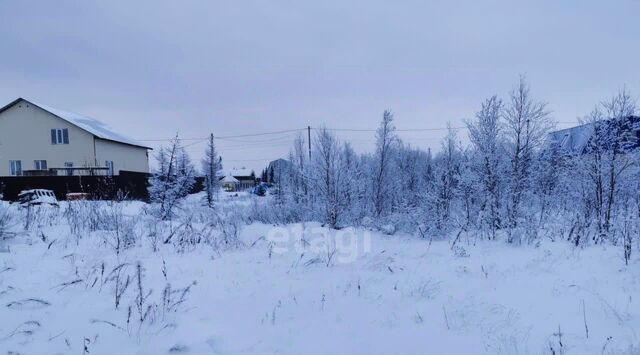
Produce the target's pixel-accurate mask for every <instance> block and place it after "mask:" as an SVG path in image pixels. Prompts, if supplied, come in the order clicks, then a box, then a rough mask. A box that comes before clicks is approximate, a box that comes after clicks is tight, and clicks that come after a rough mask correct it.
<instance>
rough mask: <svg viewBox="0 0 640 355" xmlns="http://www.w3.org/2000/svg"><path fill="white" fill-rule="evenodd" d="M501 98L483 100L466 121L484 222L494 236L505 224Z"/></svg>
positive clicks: (482, 223) (473, 170)
mask: <svg viewBox="0 0 640 355" xmlns="http://www.w3.org/2000/svg"><path fill="white" fill-rule="evenodd" d="M501 111H502V101H501V100H500V99H498V97H497V96H493V97H491V98H489V99H487V100H486V101H485V102H483V103H482V107H481V108H480V111H478V112H477V113H476V117H475V119H474V120H473V121H469V122H467V129H468V130H469V140H470V141H471V144H472V146H473V149H474V153H475V154H474V155H475V156H474V158H473V163H472V165H471V172H472V173H474V174H475V175H476V176H477V181H478V183H479V186H478V189H479V190H480V194H479V195H480V199H481V202H480V215H481V216H482V220H481V221H480V223H481V225H484V226H487V227H488V228H489V231H490V233H491V237H492V238H495V235H496V231H497V230H498V229H499V228H500V226H501V223H502V218H501V205H502V201H501V192H502V179H501V177H500V176H501V173H502V170H503V167H502V162H503V160H504V159H503V157H504V151H503V141H502V126H501V122H500V114H501Z"/></svg>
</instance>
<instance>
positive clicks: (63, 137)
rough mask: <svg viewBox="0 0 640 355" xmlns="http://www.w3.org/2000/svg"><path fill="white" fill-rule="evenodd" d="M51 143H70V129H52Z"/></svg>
mask: <svg viewBox="0 0 640 355" xmlns="http://www.w3.org/2000/svg"><path fill="white" fill-rule="evenodd" d="M51 144H69V130H68V129H66V128H54V129H52V130H51Z"/></svg>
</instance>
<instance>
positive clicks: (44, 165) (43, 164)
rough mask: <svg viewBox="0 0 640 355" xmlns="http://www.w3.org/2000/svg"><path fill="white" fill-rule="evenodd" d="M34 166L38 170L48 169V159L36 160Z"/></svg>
mask: <svg viewBox="0 0 640 355" xmlns="http://www.w3.org/2000/svg"><path fill="white" fill-rule="evenodd" d="M33 168H34V169H36V170H47V161H46V160H34V161H33Z"/></svg>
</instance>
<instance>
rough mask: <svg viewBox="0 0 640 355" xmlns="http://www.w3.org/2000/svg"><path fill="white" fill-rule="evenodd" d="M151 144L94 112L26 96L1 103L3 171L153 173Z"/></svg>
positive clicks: (9, 173) (5, 173) (0, 156)
mask: <svg viewBox="0 0 640 355" xmlns="http://www.w3.org/2000/svg"><path fill="white" fill-rule="evenodd" d="M149 149H151V148H149V147H147V146H144V145H142V144H140V143H138V142H136V141H135V140H133V139H131V138H128V137H126V136H124V135H121V134H118V133H116V132H113V131H112V130H110V129H109V128H108V127H107V126H106V125H105V124H103V123H102V122H100V121H97V120H95V119H93V118H89V117H86V116H82V115H78V114H75V113H71V112H67V111H63V110H59V109H56V108H53V107H49V106H45V105H42V104H38V103H35V102H32V101H28V100H26V99H23V98H19V99H17V100H14V101H13V102H11V103H9V104H8V105H6V106H4V107H2V108H0V176H21V175H32V176H34V175H38V176H43V175H44V176H50V175H69V176H71V175H119V174H120V172H123V171H126V172H138V173H148V172H149V159H148V150H149Z"/></svg>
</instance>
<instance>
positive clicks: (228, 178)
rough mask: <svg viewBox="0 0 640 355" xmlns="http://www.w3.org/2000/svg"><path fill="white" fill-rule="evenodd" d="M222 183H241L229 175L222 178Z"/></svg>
mask: <svg viewBox="0 0 640 355" xmlns="http://www.w3.org/2000/svg"><path fill="white" fill-rule="evenodd" d="M222 182H227V183H233V184H236V183H238V182H239V181H238V179H236V178H234V177H233V176H231V175H227V176H225V177H224V178H222Z"/></svg>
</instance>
